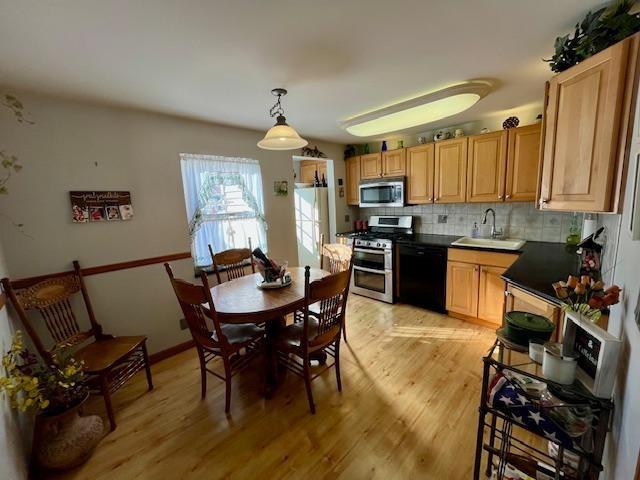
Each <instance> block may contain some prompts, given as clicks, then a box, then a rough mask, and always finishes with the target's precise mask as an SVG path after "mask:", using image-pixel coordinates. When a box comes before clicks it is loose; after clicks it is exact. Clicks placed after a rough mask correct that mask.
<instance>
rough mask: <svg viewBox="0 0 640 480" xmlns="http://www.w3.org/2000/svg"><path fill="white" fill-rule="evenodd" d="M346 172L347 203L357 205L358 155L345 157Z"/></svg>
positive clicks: (358, 193)
mask: <svg viewBox="0 0 640 480" xmlns="http://www.w3.org/2000/svg"><path fill="white" fill-rule="evenodd" d="M345 164H346V168H345V170H346V172H347V182H346V183H347V204H348V205H358V204H359V203H360V190H359V188H358V187H359V184H360V157H351V158H347V159H345Z"/></svg>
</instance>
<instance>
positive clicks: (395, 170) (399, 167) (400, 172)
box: [382, 148, 406, 177]
mask: <svg viewBox="0 0 640 480" xmlns="http://www.w3.org/2000/svg"><path fill="white" fill-rule="evenodd" d="M405 154H406V150H405V149H404V148H399V149H397V150H387V151H385V152H382V176H383V177H400V176H404V175H405V173H406V167H405V164H406V155H405Z"/></svg>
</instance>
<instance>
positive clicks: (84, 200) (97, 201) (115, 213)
mask: <svg viewBox="0 0 640 480" xmlns="http://www.w3.org/2000/svg"><path fill="white" fill-rule="evenodd" d="M69 198H70V200H71V214H72V216H71V219H72V221H73V223H88V222H113V221H119V220H131V219H132V218H133V207H132V205H131V193H130V192H125V191H72V192H69Z"/></svg>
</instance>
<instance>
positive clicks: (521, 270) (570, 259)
mask: <svg viewBox="0 0 640 480" xmlns="http://www.w3.org/2000/svg"><path fill="white" fill-rule="evenodd" d="M353 233H354V232H345V233H339V234H338V236H344V237H348V236H349V235H350V234H353ZM459 238H460V236H458V235H428V234H421V233H415V234H413V235H412V236H411V237H408V238H405V239H401V240H398V241H397V242H396V243H397V244H399V245H402V244H404V245H407V244H417V245H429V246H438V247H447V248H448V247H451V244H452V243H453V242H455V241H456V240H458V239H459ZM453 248H462V249H471V250H482V251H491V252H499V253H516V254H519V255H520V256H519V257H518V259H517V260H516V261H515V262H514V263H513V265H511V266H510V267H509V268H508V269H507V270H506V271H505V272H504V274H503V275H502V278H503V279H505V280H506V281H507V282H509V283H512V284H513V285H515V286H517V287H520V288H522V289H523V290H526V291H528V292H531V293H533V294H534V295H538V296H540V297H542V298H544V299H545V300H547V301H549V302H552V303H555V304H558V305H559V304H560V303H561V302H560V300H558V299H557V298H556V296H555V293H554V291H553V287H552V286H551V284H552V283H554V282H557V281H559V280H566V278H567V276H568V275H569V274H573V275H576V274H577V273H578V271H579V269H580V257H579V256H578V255H577V254H576V253H575V250H576V249H575V247H573V248H571V247H567V246H566V245H565V244H564V243H551V242H533V241H527V243H525V244H524V245H523V247H522V249H520V250H516V251H512V250H498V249H487V248H472V247H459V246H454V247H453Z"/></svg>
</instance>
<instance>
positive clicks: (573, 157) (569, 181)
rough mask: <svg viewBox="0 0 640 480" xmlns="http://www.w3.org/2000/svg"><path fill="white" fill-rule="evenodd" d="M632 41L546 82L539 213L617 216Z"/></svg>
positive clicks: (635, 47)
mask: <svg viewBox="0 0 640 480" xmlns="http://www.w3.org/2000/svg"><path fill="white" fill-rule="evenodd" d="M638 35H639V34H636V35H634V36H632V37H629V38H627V39H625V40H623V41H621V42H619V43H617V44H615V45H613V46H611V47H609V48H607V49H606V50H603V51H602V52H600V53H598V54H596V55H594V56H592V57H590V58H588V59H586V60H585V61H583V62H581V63H579V64H578V65H575V66H574V67H571V68H569V69H568V70H565V71H564V72H562V73H559V74H558V75H556V76H555V77H553V78H552V79H551V80H550V82H549V85H548V93H547V99H546V100H547V104H546V116H545V126H544V146H543V160H542V171H541V177H540V178H541V180H540V196H539V205H540V208H542V209H544V210H578V211H589V212H615V211H618V208H619V203H620V201H619V200H620V199H619V197H620V187H621V183H622V174H623V169H624V158H625V151H626V147H627V137H628V134H629V131H630V126H631V124H632V118H631V117H632V111H631V107H630V105H631V100H632V97H633V96H634V88H635V83H636V82H635V76H636V65H637V57H638Z"/></svg>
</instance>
